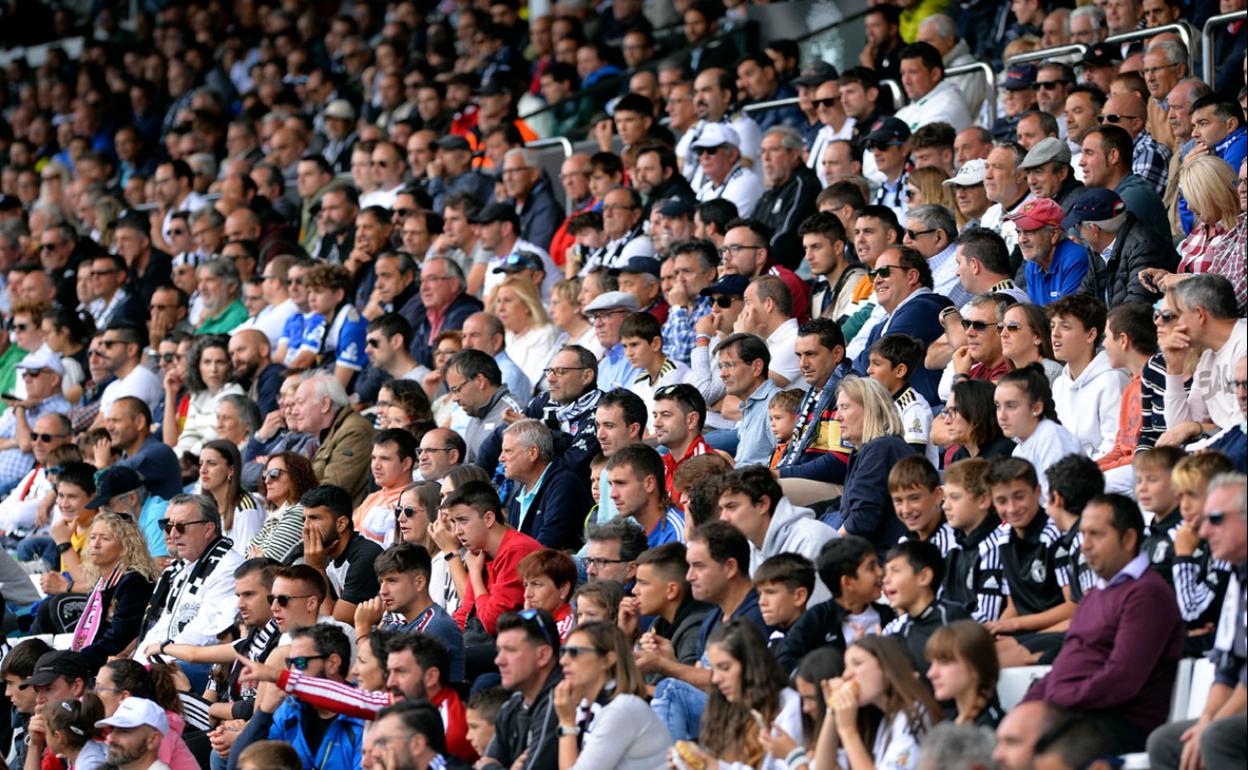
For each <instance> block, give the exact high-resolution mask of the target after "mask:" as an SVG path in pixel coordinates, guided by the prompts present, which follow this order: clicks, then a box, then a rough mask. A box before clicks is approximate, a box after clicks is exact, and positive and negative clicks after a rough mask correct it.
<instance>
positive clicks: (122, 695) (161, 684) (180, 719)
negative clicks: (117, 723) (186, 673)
mask: <svg viewBox="0 0 1248 770" xmlns="http://www.w3.org/2000/svg"><path fill="white" fill-rule="evenodd" d="M181 676H182V672H180V671H179V670H178V669H177V667H176V666H174V665H171V664H168V663H162V662H158V661H155V660H153V661H152V662H151V663H150V664H149V665H147V666H144V665H143V664H142V663H139V662H138V661H135V660H132V659H130V658H115V659H113V660H110V661H108V662H107V663H105V664H104V665H103V666H101V667H100V673H99V674H97V675H96V677H95V689H94V691H95V692H96V693H97V694H98V695H99V696H100V701H101V702H102V703H103V704H104V716H106V717H111V716H112V715H113V714H115V713H117V708H118V707H119V706H121V702H122V701H124V700H125V699H126V698H131V697H134V698H146V699H147V700H150V701H151V702H153V703H155V704H156V705H157V706H160V707H161V708H162V709H164V710H165V719H166V720H167V721H168V722H169V732H168V733H166V734H165V738H164V740H162V741H161V742H160V751H159V752H158V753H157V755H156V758H157V759H159V760H160V761H161V762H164V763H165V764H166V765H168V766H169V770H201V768H200V766H199V760H197V759H195V755H194V754H192V753H191V750H190V749H189V748H187V746H186V740H185V739H184V738H183V732H184V731H185V730H186V727H187V724H186V717H185V716H184V714H185V709H184V708H183V706H182V696H181V695H179V687H178V682H177V679H178V678H179V677H181Z"/></svg>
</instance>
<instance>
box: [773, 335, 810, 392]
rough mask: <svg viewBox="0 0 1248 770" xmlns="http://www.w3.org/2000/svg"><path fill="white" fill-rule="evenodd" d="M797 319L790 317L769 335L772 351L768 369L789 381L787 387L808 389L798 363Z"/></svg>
mask: <svg viewBox="0 0 1248 770" xmlns="http://www.w3.org/2000/svg"><path fill="white" fill-rule="evenodd" d="M797 329H798V325H797V319H796V318H790V319H789V320H787V321H785V322H784V323H782V324H780V326H779V327H777V328H776V330H775V331H774V332H772V333H771V334H769V335H767V350H768V352H770V353H771V363H770V364H769V365H768V369H769V370H770V371H772V372H775V373H776V374H778V375H780V376H781V377H783V378H785V379H786V380H788V381H789V384H788V385H785V386H784V387H785V388H801V389H802V390H806V387H807V386H806V380H804V379H802V370H801V366H800V365H799V364H798V363H797V350H796V345H797Z"/></svg>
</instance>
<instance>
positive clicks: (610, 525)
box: [585, 516, 648, 561]
mask: <svg viewBox="0 0 1248 770" xmlns="http://www.w3.org/2000/svg"><path fill="white" fill-rule="evenodd" d="M585 539H586V540H597V541H599V542H601V541H603V540H615V541H618V542H619V544H620V558H621V559H624V560H625V561H633V560H635V559H636V558H637V557H638V556H641V552H642V551H644V550H646V548H647V547H648V545H647V543H646V533H645V532H642V531H641V527H639V526H637V524H636V523H635V522H634V521H633V520H632V519H631V518H630V517H628V516H616V517H615V518H614V519H609V520H608V521H605V522H603V523H602V524H590V525H589V526H588V527H586V528H585Z"/></svg>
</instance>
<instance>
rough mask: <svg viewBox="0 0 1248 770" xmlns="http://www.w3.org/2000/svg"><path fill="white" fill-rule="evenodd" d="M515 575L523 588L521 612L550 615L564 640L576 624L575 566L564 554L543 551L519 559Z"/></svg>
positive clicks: (547, 550)
mask: <svg viewBox="0 0 1248 770" xmlns="http://www.w3.org/2000/svg"><path fill="white" fill-rule="evenodd" d="M516 571H517V573H518V574H519V576H520V582H521V583H522V584H523V585H524V609H526V610H546V611H547V612H549V613H550V614H551V616H552V617H553V618H554V619H555V625H556V626H557V627H558V628H559V639H560V641H564V640H566V639H567V638H568V632H569V631H571V630H572V624H573V623H575V622H576V616H575V615H574V614H573V613H572V604H571V600H572V591H573V589H575V588H576V562H574V561H572V557H571V556H568V555H567V554H566V553H564V552H563V551H556V550H553V549H551V548H543V549H542V550H540V551H534V552H533V553H531V554H529V555H528V556H525V557H524V558H523V559H521V560H520V563H519V564H518V565H516Z"/></svg>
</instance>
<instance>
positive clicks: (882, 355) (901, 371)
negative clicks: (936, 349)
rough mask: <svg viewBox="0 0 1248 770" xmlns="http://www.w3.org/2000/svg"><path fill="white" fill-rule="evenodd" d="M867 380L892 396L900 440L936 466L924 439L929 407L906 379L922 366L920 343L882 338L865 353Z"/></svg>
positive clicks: (928, 430)
mask: <svg viewBox="0 0 1248 770" xmlns="http://www.w3.org/2000/svg"><path fill="white" fill-rule="evenodd" d="M867 361H868V365H867V376H868V377H870V378H871V379H873V380H875V381H876V382H878V383H880V384H881V385H883V386H884V389H885V390H887V391H888V392H889V393H890V394H892V396H893V403H894V404H895V405H896V406H897V413H898V414H900V415H901V426H902V434H901V437H902V438H904V439H905V440H906V443H907V444H910V445H911V446H913V447H915V449H916V450H917V449H922V451H923V455H924V456H925V457H927V459H928V461H929V462H930V463H931V464H932V465H933V466H936V465H937V464H938V463H939V455H938V454H937V451H936V447H934V446H932V444H931V442H930V441H929V440H928V437H929V436H931V433H932V405H931V404H929V403H928V402H927V399H926V398H924V397H923V394H922V393H919V392H918V391H917V390H915V389H914V388H912V387H910V378H911V377H913V376H914V373H915V372H916V371H918V369H919V366H921V365H922V362H923V343H922V342H920V341H919V340H916V339H915V338H914V337H911V336H910V335H908V334H886V335H884V336H883V337H881V338H880V339H878V340H876V342H875V344H874V345H872V346H871V350H870V351H868V352H867Z"/></svg>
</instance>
